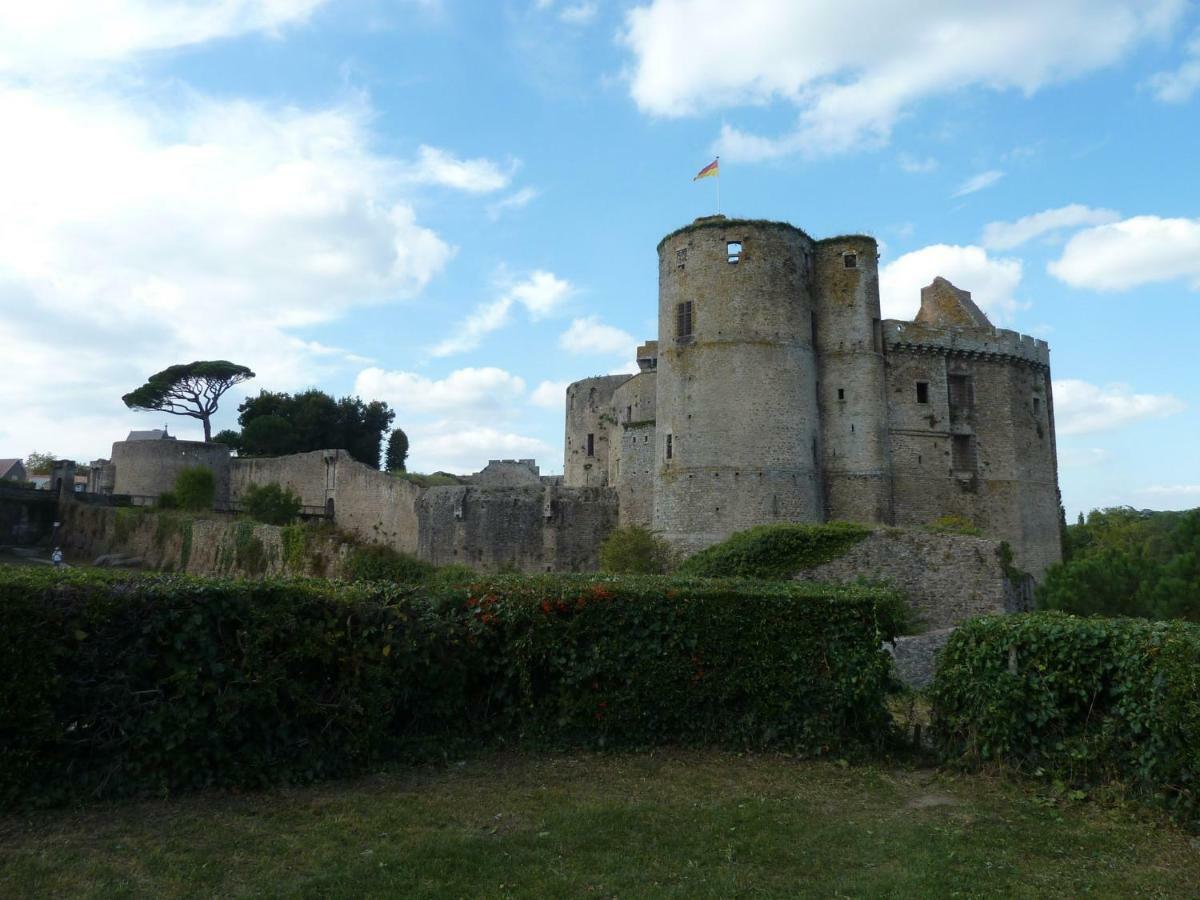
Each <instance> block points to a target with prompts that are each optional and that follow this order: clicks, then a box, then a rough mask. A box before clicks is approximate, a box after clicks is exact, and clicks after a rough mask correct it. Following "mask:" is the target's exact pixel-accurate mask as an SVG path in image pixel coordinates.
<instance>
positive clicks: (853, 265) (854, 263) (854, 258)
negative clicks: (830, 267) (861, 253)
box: [842, 253, 858, 269]
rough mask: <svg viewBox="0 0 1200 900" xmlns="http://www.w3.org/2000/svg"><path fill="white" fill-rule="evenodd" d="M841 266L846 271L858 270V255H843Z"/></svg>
mask: <svg viewBox="0 0 1200 900" xmlns="http://www.w3.org/2000/svg"><path fill="white" fill-rule="evenodd" d="M842 265H844V266H845V267H846V268H847V269H857V268H858V254H857V253H843V254H842Z"/></svg>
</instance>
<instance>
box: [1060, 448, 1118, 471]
mask: <svg viewBox="0 0 1200 900" xmlns="http://www.w3.org/2000/svg"><path fill="white" fill-rule="evenodd" d="M1111 458H1112V453H1110V452H1109V451H1108V450H1106V449H1104V448H1103V447H1059V448H1058V467H1059V468H1060V469H1090V468H1094V467H1095V466H1102V465H1104V464H1105V463H1107V462H1108V461H1109V460H1110V459H1111Z"/></svg>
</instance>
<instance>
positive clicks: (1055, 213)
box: [982, 203, 1121, 250]
mask: <svg viewBox="0 0 1200 900" xmlns="http://www.w3.org/2000/svg"><path fill="white" fill-rule="evenodd" d="M1119 218H1121V216H1120V214H1119V213H1117V212H1115V211H1114V210H1111V209H1093V208H1092V207H1090V206H1084V205H1082V204H1080V203H1072V204H1070V205H1069V206H1059V207H1057V208H1055V209H1046V210H1043V211H1042V212H1039V213H1034V214H1033V215H1029V216H1024V217H1022V218H1020V219H1017V220H1016V221H1015V222H989V223H988V224H987V225H985V226H984V228H983V240H982V243H983V246H985V247H987V248H988V249H989V250H1011V249H1013V248H1014V247H1019V246H1021V245H1022V244H1026V243H1028V242H1029V241H1032V240H1036V239H1037V238H1040V237H1042V236H1044V235H1051V234H1055V233H1057V232H1060V231H1063V230H1064V229H1067V228H1079V227H1082V226H1084V225H1107V224H1108V223H1110V222H1115V221H1117V220H1118V219H1119Z"/></svg>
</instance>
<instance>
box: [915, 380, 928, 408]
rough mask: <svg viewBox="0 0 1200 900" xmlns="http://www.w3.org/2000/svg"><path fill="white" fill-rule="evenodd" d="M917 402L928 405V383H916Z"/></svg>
mask: <svg viewBox="0 0 1200 900" xmlns="http://www.w3.org/2000/svg"><path fill="white" fill-rule="evenodd" d="M917 402H918V403H928V402H929V382H928V381H918V382H917Z"/></svg>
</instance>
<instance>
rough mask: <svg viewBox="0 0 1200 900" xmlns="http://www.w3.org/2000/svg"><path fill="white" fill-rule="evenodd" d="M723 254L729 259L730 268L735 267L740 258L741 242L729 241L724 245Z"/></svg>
mask: <svg viewBox="0 0 1200 900" xmlns="http://www.w3.org/2000/svg"><path fill="white" fill-rule="evenodd" d="M725 254H726V256H727V257H728V259H729V264H730V265H731V266H736V265H737V263H738V260H739V259H741V258H742V242H741V241H730V242H729V243H727V244H726V245H725Z"/></svg>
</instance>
